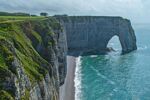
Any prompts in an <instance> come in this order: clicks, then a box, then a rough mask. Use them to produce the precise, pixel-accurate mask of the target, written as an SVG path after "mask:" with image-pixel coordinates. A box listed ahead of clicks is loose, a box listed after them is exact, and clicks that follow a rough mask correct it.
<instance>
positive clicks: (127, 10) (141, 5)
mask: <svg viewBox="0 0 150 100" xmlns="http://www.w3.org/2000/svg"><path fill="white" fill-rule="evenodd" d="M0 2H1V3H0V10H1V11H10V12H14V11H23V12H29V13H36V14H37V13H40V12H41V11H46V12H48V13H49V14H51V15H54V14H69V15H98V16H123V17H126V18H129V19H132V20H133V21H134V22H146V21H147V20H148V18H149V17H150V11H148V9H149V8H150V7H149V6H150V0H1V1H0Z"/></svg>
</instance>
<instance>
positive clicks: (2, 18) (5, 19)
mask: <svg viewBox="0 0 150 100" xmlns="http://www.w3.org/2000/svg"><path fill="white" fill-rule="evenodd" d="M44 19H47V18H46V17H43V16H0V23H10V22H20V21H26V20H44Z"/></svg>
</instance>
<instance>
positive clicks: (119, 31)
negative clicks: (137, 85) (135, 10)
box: [55, 16, 137, 56]
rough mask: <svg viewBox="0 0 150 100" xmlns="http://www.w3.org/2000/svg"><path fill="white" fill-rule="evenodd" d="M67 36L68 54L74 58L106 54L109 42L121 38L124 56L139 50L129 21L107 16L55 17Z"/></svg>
mask: <svg viewBox="0 0 150 100" xmlns="http://www.w3.org/2000/svg"><path fill="white" fill-rule="evenodd" d="M55 17H56V18H57V19H58V20H59V21H60V22H61V23H62V25H63V27H64V30H65V32H66V35H67V45H68V54H69V55H73V56H80V55H97V54H106V52H107V44H108V42H109V40H110V39H111V38H112V37H113V36H115V35H117V36H118V37H119V40H120V43H121V46H122V54H125V53H128V52H131V51H133V50H136V49H137V46H136V37H135V34H134V30H133V28H132V26H131V23H130V21H129V20H127V19H124V18H122V17H106V16H55Z"/></svg>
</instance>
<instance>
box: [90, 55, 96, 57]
mask: <svg viewBox="0 0 150 100" xmlns="http://www.w3.org/2000/svg"><path fill="white" fill-rule="evenodd" d="M97 56H98V55H91V56H90V57H91V58H95V57H97Z"/></svg>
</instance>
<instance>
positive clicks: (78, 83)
mask: <svg viewBox="0 0 150 100" xmlns="http://www.w3.org/2000/svg"><path fill="white" fill-rule="evenodd" d="M74 82H75V100H80V99H81V96H82V95H81V56H80V57H78V58H76V70H75V79H74Z"/></svg>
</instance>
